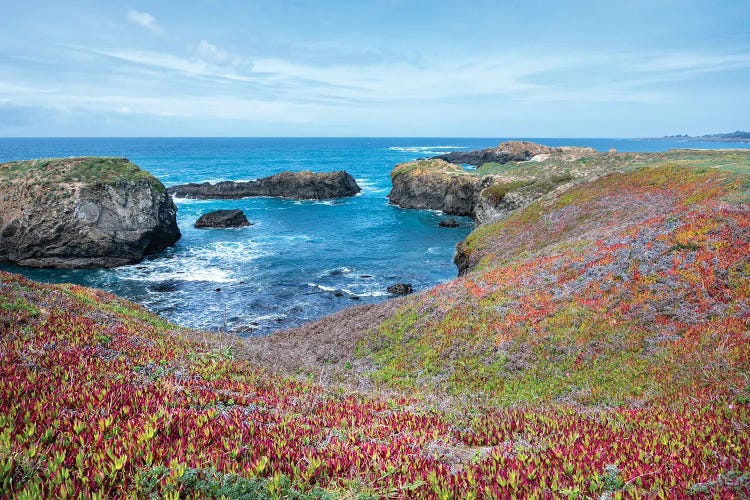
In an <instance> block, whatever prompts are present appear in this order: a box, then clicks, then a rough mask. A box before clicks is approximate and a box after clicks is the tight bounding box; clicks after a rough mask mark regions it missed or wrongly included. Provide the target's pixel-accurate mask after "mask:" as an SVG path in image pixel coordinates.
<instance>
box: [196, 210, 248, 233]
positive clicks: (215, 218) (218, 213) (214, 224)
mask: <svg viewBox="0 0 750 500" xmlns="http://www.w3.org/2000/svg"><path fill="white" fill-rule="evenodd" d="M251 224H252V223H251V222H250V221H248V220H247V217H246V216H245V213H244V212H243V211H242V210H238V209H235V210H214V211H213V212H208V213H205V214H203V215H201V216H200V217H199V218H198V220H197V221H195V224H194V227H198V228H202V227H211V228H228V227H246V226H249V225H251Z"/></svg>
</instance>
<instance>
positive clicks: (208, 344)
mask: <svg viewBox="0 0 750 500" xmlns="http://www.w3.org/2000/svg"><path fill="white" fill-rule="evenodd" d="M699 156H700V155H699ZM730 156H731V155H730ZM743 158H744V157H743ZM725 159H726V158H725ZM715 160H716V158H713V159H711V161H712V162H714V163H713V166H718V165H719V164H720V163H716V162H715ZM745 160H746V158H745ZM701 162H703V163H705V158H704V159H701V158H698V163H701ZM725 163H727V162H723V163H721V165H724V164H725ZM728 163H730V165H729V166H728V167H722V168H709V167H710V166H708V167H707V166H706V165H703V164H691V163H689V162H687V163H676V164H666V165H661V166H649V167H647V168H641V169H638V170H635V171H633V172H628V173H623V174H614V175H609V176H606V177H603V178H601V179H599V180H597V181H594V182H593V183H590V184H586V185H583V186H579V187H575V188H572V189H571V190H569V191H566V192H564V193H559V194H556V195H554V196H551V197H549V198H547V199H544V200H543V201H541V202H538V203H535V204H533V205H531V206H529V207H527V208H526V209H523V210H521V211H519V212H518V213H515V214H514V215H512V216H511V217H509V218H508V219H506V220H504V221H501V222H498V223H495V224H491V225H487V226H483V227H481V228H480V229H479V230H477V231H475V232H474V233H473V234H472V236H471V237H470V238H469V239H468V240H467V242H466V247H467V253H468V255H469V258H470V260H471V263H472V265H473V266H474V270H473V271H472V272H471V273H469V274H468V275H467V276H465V277H462V278H460V279H458V280H456V281H453V282H451V283H448V284H445V285H442V286H440V287H438V288H436V289H433V290H430V291H427V292H424V293H421V294H417V295H415V296H413V297H411V298H409V299H407V300H404V301H403V302H401V303H398V304H400V306H399V307H400V309H399V310H398V311H397V312H396V314H393V315H392V317H390V318H389V319H388V320H386V321H385V322H384V323H383V324H381V325H379V326H376V327H375V328H373V329H369V330H367V334H366V335H365V336H363V337H362V340H361V341H360V343H359V348H358V349H357V353H356V355H357V357H358V358H357V359H360V360H370V361H371V362H372V363H373V364H372V366H373V367H374V369H373V371H372V372H370V373H367V374H365V375H366V376H368V377H371V378H372V379H373V380H375V381H376V382H377V383H378V384H382V385H384V386H387V387H388V388H389V389H393V388H396V389H399V388H402V389H406V390H407V391H408V392H409V393H410V394H411V396H409V397H403V396H394V395H393V394H394V393H393V392H389V393H385V392H383V393H379V392H377V391H372V392H371V393H369V394H357V393H353V392H351V391H349V390H348V389H346V388H345V387H343V386H338V385H336V384H332V383H331V384H326V385H320V384H316V383H313V382H309V381H306V380H300V379H298V378H285V377H281V376H278V375H274V374H272V373H270V372H268V371H266V370H265V369H264V368H262V367H258V366H257V365H254V364H251V363H250V362H249V361H248V359H252V358H250V357H249V356H248V355H247V349H248V348H247V347H246V346H243V345H241V344H239V343H236V341H232V340H230V339H227V338H224V337H221V336H210V335H208V334H200V333H197V332H193V331H188V330H184V329H180V328H178V327H175V326H174V325H171V324H169V323H167V322H165V321H163V320H161V319H159V318H158V317H156V316H153V315H151V314H150V313H148V312H147V311H145V310H143V309H141V308H139V307H138V306H135V305H133V304H131V303H128V302H126V301H123V300H121V299H117V298H116V297H114V296H112V295H109V294H106V293H104V292H100V291H96V290H92V289H87V288H82V287H77V286H71V285H68V286H52V285H41V284H37V283H33V282H31V281H28V280H26V279H24V278H21V277H19V276H16V275H12V274H8V273H3V274H0V335H1V337H0V496H4V497H26V498H35V497H39V496H43V497H66V496H67V497H81V496H82V497H96V496H100V497H123V496H137V497H171V498H176V497H177V496H180V497H201V498H202V497H211V496H213V497H220V496H225V497H244V498H267V497H277V498H280V497H288V498H321V497H322V498H327V497H332V498H336V497H348V498H356V497H363V498H369V497H414V498H472V497H479V498H513V497H515V498H561V497H568V498H617V497H628V498H631V497H632V498H638V497H648V498H652V497H656V498H659V497H661V498H675V497H688V496H696V497H703V496H705V497H709V498H737V497H743V496H748V495H750V453H748V450H750V395H749V394H748V392H749V389H750V387H749V385H750V375H749V373H750V371H749V370H748V368H750V339H749V338H748V330H749V328H748V327H749V321H750V280H749V276H750V207H748V202H750V197H748V191H750V180H749V179H748V177H747V174H746V173H744V170H745V167H742V168H738V167H737V164H738V162H728ZM368 326H371V325H363V327H362V328H363V329H365V328H366V327H368ZM312 341H314V339H313V340H312ZM363 366H365V365H363ZM446 394H447V395H448V396H451V397H455V398H457V400H460V399H461V398H463V400H464V401H476V402H477V405H475V406H473V407H461V406H458V405H456V406H449V405H437V404H433V401H434V400H435V398H437V397H442V395H446ZM472 398H473V399H472Z"/></svg>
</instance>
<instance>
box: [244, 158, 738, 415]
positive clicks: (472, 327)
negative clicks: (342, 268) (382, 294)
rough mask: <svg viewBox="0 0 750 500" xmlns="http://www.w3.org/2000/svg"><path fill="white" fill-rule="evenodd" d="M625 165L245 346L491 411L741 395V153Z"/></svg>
mask: <svg viewBox="0 0 750 500" xmlns="http://www.w3.org/2000/svg"><path fill="white" fill-rule="evenodd" d="M603 157H604V158H605V159H606V158H608V155H603ZM628 158H629V159H630V160H631V161H630V162H629V163H627V164H625V163H624V164H623V165H622V169H623V172H622V173H613V174H610V175H606V176H604V177H599V178H598V179H597V180H595V181H593V182H587V183H583V184H577V185H573V186H571V187H569V188H568V189H567V190H563V191H559V190H555V191H553V192H551V193H550V194H548V195H547V196H544V197H542V198H540V199H539V200H538V201H536V202H534V203H532V204H531V205H529V206H527V207H526V208H523V209H520V210H516V211H514V212H513V213H512V214H511V215H510V216H509V217H508V218H506V219H503V220H501V221H499V222H495V223H491V224H485V225H481V226H479V228H478V229H476V230H475V231H474V232H473V233H472V234H471V235H470V236H469V238H467V240H466V241H465V242H463V243H462V244H459V255H460V256H461V257H462V258H461V259H459V260H462V261H463V265H464V266H466V270H467V272H468V274H467V275H466V276H464V277H462V278H459V279H457V280H455V281H452V282H450V283H447V284H444V285H441V286H439V287H437V288H435V289H432V290H430V291H427V292H423V293H420V294H417V295H414V296H412V297H409V298H407V299H402V300H401V301H400V302H398V303H394V302H390V303H386V304H381V305H374V306H368V307H362V308H358V309H351V310H347V311H344V312H342V313H339V314H338V315H335V316H333V317H331V318H327V319H323V320H321V321H319V322H317V323H313V324H311V325H306V326H304V327H302V328H299V329H296V330H292V331H289V332H282V333H280V334H278V335H274V336H271V337H268V338H265V339H259V340H258V341H256V342H253V343H252V344H249V346H248V348H249V349H250V350H251V351H253V354H254V355H255V356H256V358H257V359H258V360H260V361H261V362H264V363H265V362H267V363H269V365H270V366H278V367H279V369H281V370H284V371H286V372H295V371H298V372H302V373H313V374H316V376H317V375H318V374H321V373H323V374H325V376H326V377H328V378H332V379H334V380H346V381H347V382H348V383H350V384H352V385H356V386H361V387H370V386H377V387H380V388H382V387H388V388H398V389H407V390H409V391H410V393H413V392H415V391H416V392H425V393H426V394H428V395H429V397H430V398H432V397H434V394H435V393H442V394H444V395H445V396H446V397H447V398H448V399H451V398H459V399H461V398H469V399H470V400H471V401H472V402H476V401H477V400H479V401H484V402H485V403H486V404H491V405H495V404H500V405H503V406H507V405H511V404H529V403H534V404H539V403H552V402H560V401H566V402H572V403H578V404H587V405H588V404H617V405H619V404H628V403H629V404H635V405H640V404H644V403H646V402H653V401H659V400H669V399H670V398H672V397H674V396H677V395H679V396H685V395H686V394H690V396H691V397H692V398H699V399H702V400H710V399H713V398H715V397H728V398H747V397H748V390H749V389H750V387H749V384H748V353H749V352H750V347H748V334H747V331H748V321H750V298H749V297H750V288H748V283H749V282H750V243H749V242H750V229H749V224H750V212H749V209H748V200H750V194H749V192H750V177H749V176H748V172H750V154H748V153H745V152H738V151H731V152H682V156H680V153H679V152H670V153H669V154H667V155H661V154H659V155H657V156H653V155H644V158H641V159H640V160H638V161H637V162H636V161H633V158H635V159H638V157H637V156H634V155H628ZM607 161H611V159H610V160H607ZM504 167H505V168H518V167H517V166H514V165H511V164H508V165H507V166H504ZM718 167H720V168H718ZM534 168H538V167H534ZM597 168H599V167H597Z"/></svg>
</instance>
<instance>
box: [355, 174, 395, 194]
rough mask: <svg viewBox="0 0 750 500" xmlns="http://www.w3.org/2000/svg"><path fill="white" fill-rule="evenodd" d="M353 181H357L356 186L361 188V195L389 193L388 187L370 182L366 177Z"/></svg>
mask: <svg viewBox="0 0 750 500" xmlns="http://www.w3.org/2000/svg"><path fill="white" fill-rule="evenodd" d="M355 180H356V181H357V185H358V186H359V187H360V188H362V193H385V192H387V191H390V187H388V186H385V187H383V186H382V185H379V184H378V183H377V182H374V181H371V180H370V179H368V178H367V177H361V178H357V179H355ZM359 194H361V193H359Z"/></svg>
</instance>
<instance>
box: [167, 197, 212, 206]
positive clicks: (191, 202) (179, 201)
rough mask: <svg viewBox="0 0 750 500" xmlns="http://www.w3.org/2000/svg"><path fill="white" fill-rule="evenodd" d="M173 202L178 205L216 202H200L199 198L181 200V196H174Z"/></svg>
mask: <svg viewBox="0 0 750 500" xmlns="http://www.w3.org/2000/svg"><path fill="white" fill-rule="evenodd" d="M172 201H174V202H175V203H176V204H178V205H193V204H195V203H211V202H212V201H216V200H199V199H197V198H181V197H179V196H172Z"/></svg>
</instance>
